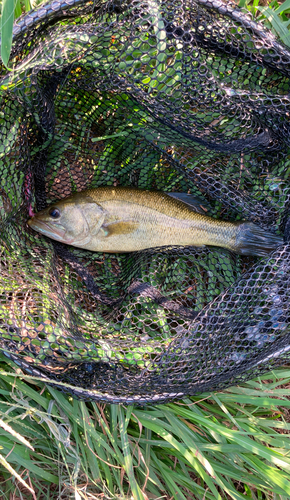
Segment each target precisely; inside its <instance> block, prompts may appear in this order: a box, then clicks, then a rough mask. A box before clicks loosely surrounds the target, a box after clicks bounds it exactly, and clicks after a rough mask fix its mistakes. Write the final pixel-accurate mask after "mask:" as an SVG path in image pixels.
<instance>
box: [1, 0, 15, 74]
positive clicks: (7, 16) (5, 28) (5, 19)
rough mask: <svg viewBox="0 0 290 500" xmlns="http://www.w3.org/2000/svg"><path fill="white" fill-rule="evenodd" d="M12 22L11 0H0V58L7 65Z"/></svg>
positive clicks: (12, 9) (12, 3)
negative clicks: (0, 8)
mask: <svg viewBox="0 0 290 500" xmlns="http://www.w3.org/2000/svg"><path fill="white" fill-rule="evenodd" d="M13 22H14V2H12V1H11V0H2V15H1V58H2V61H3V64H4V65H5V66H6V67H7V65H8V61H9V57H10V52H11V46H12V31H13Z"/></svg>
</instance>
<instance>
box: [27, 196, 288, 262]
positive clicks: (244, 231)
mask: <svg viewBox="0 0 290 500" xmlns="http://www.w3.org/2000/svg"><path fill="white" fill-rule="evenodd" d="M29 225H30V226H31V227H32V228H33V229H35V230H36V231H39V232H41V233H43V234H45V235H47V236H49V237H50V238H53V239H56V240H58V241H62V242H63V243H67V244H70V245H73V246H76V247H80V248H85V249H87V250H92V251H98V252H111V253H119V252H132V251H137V250H144V249H146V248H154V247H161V246H178V245H181V246H197V247H200V246H204V245H210V246H212V245H213V246H219V247H223V248H228V249H230V250H232V251H235V252H237V253H244V254H249V255H252V254H253V255H266V254H267V253H269V251H271V250H273V249H274V248H276V247H277V245H278V244H281V241H282V240H281V238H280V237H279V236H276V235H274V234H272V233H269V232H267V231H264V230H263V229H261V228H259V227H258V226H256V225H254V224H251V223H236V222H227V221H221V220H216V219H213V218H211V217H208V216H206V215H203V214H200V213H197V212H196V211H194V210H192V208H190V207H189V206H188V204H186V203H184V202H183V201H180V200H179V199H175V198H172V197H171V196H169V195H168V194H166V193H161V192H158V191H146V190H140V189H134V188H124V187H102V188H96V189H89V190H86V191H83V192H82V193H77V194H75V195H73V196H71V197H69V198H67V199H65V200H60V201H58V202H56V203H54V204H53V205H52V206H50V207H48V208H47V209H45V210H43V211H42V212H39V213H38V214H36V216H35V217H33V218H32V219H30V220H29Z"/></svg>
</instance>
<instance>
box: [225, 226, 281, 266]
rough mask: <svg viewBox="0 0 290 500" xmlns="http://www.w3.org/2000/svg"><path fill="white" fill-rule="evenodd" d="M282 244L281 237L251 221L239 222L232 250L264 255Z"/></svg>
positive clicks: (240, 252) (244, 253)
mask: <svg viewBox="0 0 290 500" xmlns="http://www.w3.org/2000/svg"><path fill="white" fill-rule="evenodd" d="M282 244H283V238H282V237H281V236H277V235H276V234H274V233H270V232H269V231H266V230H265V229H262V228H261V227H259V226H256V224H252V223H251V222H243V223H241V224H239V228H238V233H237V239H236V246H235V249H234V251H235V252H236V253H239V254H242V255H260V256H261V257H266V256H267V255H268V254H269V253H271V252H272V251H273V250H275V249H276V248H277V247H278V246H279V245H282Z"/></svg>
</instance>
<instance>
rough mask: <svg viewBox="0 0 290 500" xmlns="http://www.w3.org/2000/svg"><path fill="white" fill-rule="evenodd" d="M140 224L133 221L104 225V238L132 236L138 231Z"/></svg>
mask: <svg viewBox="0 0 290 500" xmlns="http://www.w3.org/2000/svg"><path fill="white" fill-rule="evenodd" d="M138 227H139V223H138V222H133V221H120V222H112V223H111V224H103V225H102V227H101V229H102V231H103V234H104V236H106V237H109V236H113V235H116V234H130V233H133V231H136V229H138Z"/></svg>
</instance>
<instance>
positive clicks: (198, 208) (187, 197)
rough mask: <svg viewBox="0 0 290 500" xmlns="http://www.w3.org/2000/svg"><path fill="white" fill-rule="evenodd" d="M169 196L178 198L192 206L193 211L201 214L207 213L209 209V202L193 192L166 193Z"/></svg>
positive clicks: (189, 206)
mask: <svg viewBox="0 0 290 500" xmlns="http://www.w3.org/2000/svg"><path fill="white" fill-rule="evenodd" d="M166 194H168V196H171V197H172V198H176V199H177V200H180V201H182V202H183V203H185V204H186V205H187V206H188V208H190V209H191V210H192V211H193V212H198V213H199V214H203V215H205V214H206V212H207V211H208V208H209V206H208V204H207V202H205V201H204V200H202V199H201V198H199V197H198V196H194V195H193V194H187V193H166Z"/></svg>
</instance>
